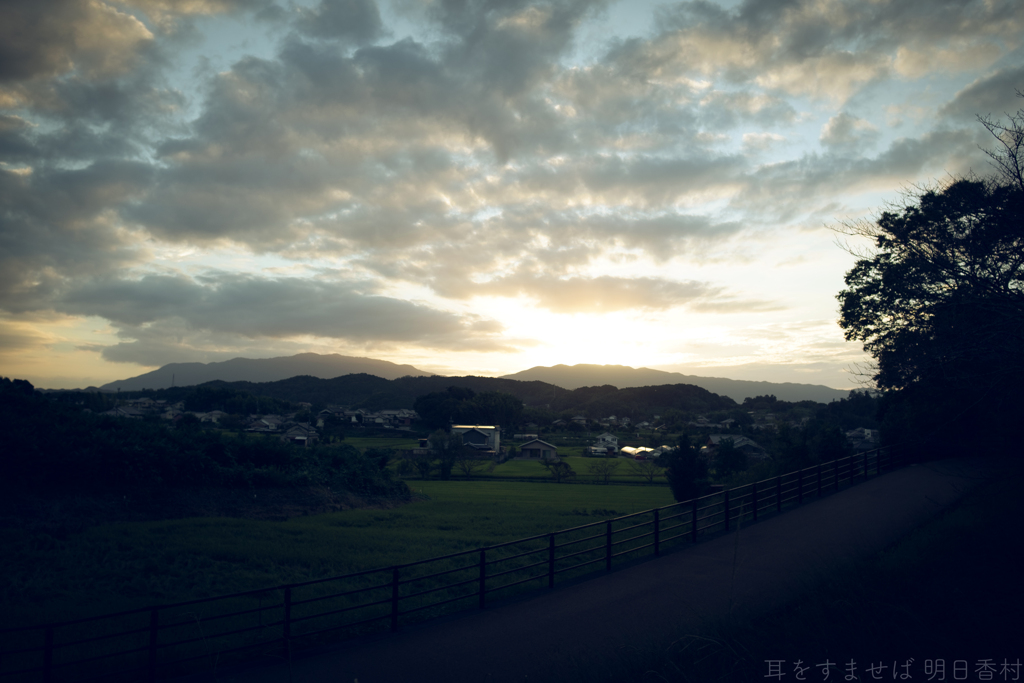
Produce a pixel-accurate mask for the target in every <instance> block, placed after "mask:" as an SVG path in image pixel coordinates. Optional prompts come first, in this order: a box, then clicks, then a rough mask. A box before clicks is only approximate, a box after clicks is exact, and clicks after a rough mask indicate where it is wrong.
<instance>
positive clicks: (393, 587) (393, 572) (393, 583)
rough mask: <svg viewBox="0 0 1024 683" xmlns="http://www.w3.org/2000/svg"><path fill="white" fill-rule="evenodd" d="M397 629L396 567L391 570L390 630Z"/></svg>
mask: <svg viewBox="0 0 1024 683" xmlns="http://www.w3.org/2000/svg"><path fill="white" fill-rule="evenodd" d="M397 630H398V567H395V568H394V569H392V570H391V631H392V632H394V631H397Z"/></svg>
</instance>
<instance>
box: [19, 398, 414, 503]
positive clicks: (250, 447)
mask: <svg viewBox="0 0 1024 683" xmlns="http://www.w3.org/2000/svg"><path fill="white" fill-rule="evenodd" d="M0 425H2V429H3V433H4V437H5V448H4V449H3V455H0V482H2V483H3V485H4V486H9V487H17V488H21V489H27V490H41V489H45V490H48V491H52V490H59V489H83V488H85V489H90V490H122V489H128V490H134V491H137V490H140V489H142V490H156V489H161V488H167V487H191V486H204V487H205V486H221V487H241V488H248V487H293V486H311V485H319V486H328V487H330V488H332V489H334V490H338V491H341V490H345V491H351V492H353V493H357V494H360V495H368V496H382V497H398V498H408V497H409V495H410V492H409V488H408V487H407V486H406V485H405V484H404V483H403V482H401V481H397V480H395V479H393V478H392V475H391V472H390V470H389V469H388V468H387V467H386V462H385V463H381V462H380V460H379V459H373V458H367V457H366V456H364V455H362V454H361V453H360V452H359V451H358V450H357V449H355V448H353V447H351V446H347V445H335V446H320V447H315V448H298V447H295V446H291V445H289V444H286V443H282V442H280V441H277V440H275V439H267V438H260V437H249V438H247V437H245V436H239V437H237V438H233V437H228V436H225V435H223V434H221V433H220V432H215V431H208V430H205V429H202V428H201V427H200V426H199V425H197V424H195V423H191V424H189V425H187V426H184V427H182V428H178V429H174V428H170V427H169V426H167V425H166V424H164V423H162V422H151V421H144V420H126V419H123V418H114V417H107V416H103V415H96V414H95V413H92V412H90V411H86V410H84V409H83V408H82V406H81V405H76V404H72V403H70V402H67V401H59V400H51V399H50V398H48V397H46V396H44V395H42V394H39V393H37V392H34V391H33V390H32V385H31V384H29V383H28V382H25V381H23V380H14V381H12V380H9V379H6V378H0Z"/></svg>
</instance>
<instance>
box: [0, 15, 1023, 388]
mask: <svg viewBox="0 0 1024 683" xmlns="http://www.w3.org/2000/svg"><path fill="white" fill-rule="evenodd" d="M912 5H913V6H916V9H914V8H912V7H911V6H912ZM455 6H456V5H455V4H452V3H446V2H440V1H438V2H434V1H427V2H422V3H406V2H400V1H398V0H379V2H378V1H377V0H322V1H321V0H305V1H303V2H289V3H277V2H275V1H274V0H262V1H261V2H240V1H239V2H236V1H234V0H194V1H192V2H188V3H167V2H157V1H155V0H132V1H126V2H113V1H112V0H111V1H107V2H103V1H100V0H95V1H88V2H87V1H85V0H74V1H72V2H67V3H60V4H57V5H53V6H52V7H51V6H48V5H47V4H45V3H36V2H28V1H27V0H26V1H25V2H11V3H5V5H4V8H3V9H0V41H2V43H3V44H4V45H5V48H4V49H5V56H4V57H3V60H2V63H3V67H2V69H0V200H2V202H3V207H2V214H0V216H2V217H3V219H2V221H0V239H2V241H0V245H2V246H0V272H2V273H3V275H2V277H0V364H2V370H0V373H2V374H3V375H4V376H8V377H17V378H25V379H28V380H29V381H31V382H33V383H34V384H36V385H37V386H41V387H67V388H71V387H76V386H80V387H84V386H87V385H99V384H103V383H106V382H109V381H112V380H115V379H119V378H124V377H129V376H134V375H137V374H140V373H142V372H145V371H147V370H151V369H153V368H155V367H158V366H161V365H164V364H167V363H171V362H183V361H218V360H225V359H229V358H234V357H238V356H244V357H250V358H260V357H272V356H281V355H289V354H293V353H300V352H305V351H314V352H318V353H341V354H345V355H355V356H367V357H372V358H380V359H383V360H391V361H394V362H398V363H410V364H412V365H415V366H417V367H419V368H421V369H423V370H427V371H434V372H442V373H445V374H484V375H501V374H508V373H513V372H517V371H519V370H523V369H526V368H529V367H532V366H535V365H555V364H559V363H565V364H576V363H595V364H621V365H630V366H633V367H642V366H646V367H654V368H660V369H667V370H677V371H684V372H689V373H691V374H706V375H710V376H724V377H737V378H743V379H766V380H771V381H794V382H808V383H817V384H825V385H828V386H833V387H837V388H848V387H853V386H856V385H857V382H858V380H857V378H856V377H853V376H851V375H850V374H848V373H847V369H848V368H851V367H853V366H855V365H856V364H857V363H859V362H862V361H863V360H864V359H865V356H864V354H863V352H862V351H861V349H860V348H859V346H858V345H856V344H851V343H847V342H845V341H844V340H843V336H842V331H841V330H840V329H839V327H838V326H837V325H836V322H835V321H836V310H837V304H836V299H835V295H836V293H837V292H838V291H839V290H840V289H841V288H842V287H843V274H844V273H845V271H846V270H847V269H849V268H850V267H851V266H852V264H853V262H854V257H853V256H851V255H850V254H849V253H847V252H846V251H844V250H843V249H842V248H841V245H840V244H837V242H836V236H835V233H834V232H832V231H831V230H830V229H829V226H835V225H836V224H837V223H838V222H841V221H844V220H857V219H862V218H865V217H867V218H870V217H871V216H872V215H876V214H877V212H878V211H879V210H881V209H882V208H884V207H885V205H886V202H898V201H899V200H900V196H901V195H900V192H901V189H906V188H908V187H910V186H912V185H913V184H929V183H935V182H942V181H943V180H946V179H948V178H949V177H951V176H955V175H960V174H966V173H970V172H972V171H973V172H975V173H978V174H985V173H988V170H989V166H988V165H987V160H986V157H985V155H984V153H983V152H982V151H981V149H979V146H981V147H985V146H988V145H989V140H987V139H986V135H987V133H986V132H985V130H984V129H983V128H981V127H980V126H979V125H978V124H977V122H976V120H975V117H976V115H978V114H991V115H993V116H996V117H999V116H1001V115H1002V114H1003V113H1004V112H1009V111H1016V110H1017V109H1018V108H1019V106H1020V102H1019V100H1018V98H1016V96H1015V89H1024V52H1022V51H1021V45H1020V37H1021V36H1022V35H1024V6H1022V5H1021V4H1020V3H1015V2H1009V1H1006V2H999V1H997V2H980V1H979V2H967V3H963V2H955V3H947V4H938V5H936V4H935V3H907V2H903V1H897V0H887V1H881V2H857V1H853V0H850V1H843V0H807V1H805V2H798V3H776V2H771V1H769V0H745V1H744V2H719V3H698V2H680V3H625V2H602V1H593V2H590V1H581V0H536V1H535V0H516V1H514V2H505V3H477V2H469V3H458V5H457V6H458V7H459V9H458V10H456V9H453V8H454V7H455ZM15 36H17V37H18V40H17V41H14V37H15ZM854 246H856V245H854ZM758 373H760V374H758Z"/></svg>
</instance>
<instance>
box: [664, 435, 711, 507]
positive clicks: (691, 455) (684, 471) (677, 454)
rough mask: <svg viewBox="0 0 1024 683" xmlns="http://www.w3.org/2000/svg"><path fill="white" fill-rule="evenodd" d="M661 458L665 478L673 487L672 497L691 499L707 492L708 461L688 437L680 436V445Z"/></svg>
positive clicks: (670, 486) (679, 499)
mask: <svg viewBox="0 0 1024 683" xmlns="http://www.w3.org/2000/svg"><path fill="white" fill-rule="evenodd" d="M661 460H662V461H664V464H665V478H666V479H668V485H669V488H671V489H672V497H673V498H675V499H676V500H677V501H679V502H682V501H684V500H690V499H692V498H697V497H699V496H702V495H704V494H705V493H707V491H708V468H707V463H706V462H705V461H704V459H703V458H701V456H700V452H699V451H698V450H697V448H696V447H695V446H694V445H693V444H692V443H690V440H689V439H688V438H687V437H685V436H683V437H680V439H679V447H678V448H676V449H675V450H673V451H669V452H667V453H664V454H662V456H661Z"/></svg>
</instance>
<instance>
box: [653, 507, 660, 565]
mask: <svg viewBox="0 0 1024 683" xmlns="http://www.w3.org/2000/svg"><path fill="white" fill-rule="evenodd" d="M659 512H661V511H660V510H658V508H654V556H655V557H658V556H660V555H661V544H660V542H659V541H660V540H661V537H660V535H659V534H660V531H661V530H660V529H659V527H660V526H661V524H660V519H661V515H659V514H658V513H659Z"/></svg>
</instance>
